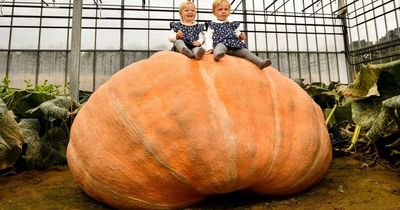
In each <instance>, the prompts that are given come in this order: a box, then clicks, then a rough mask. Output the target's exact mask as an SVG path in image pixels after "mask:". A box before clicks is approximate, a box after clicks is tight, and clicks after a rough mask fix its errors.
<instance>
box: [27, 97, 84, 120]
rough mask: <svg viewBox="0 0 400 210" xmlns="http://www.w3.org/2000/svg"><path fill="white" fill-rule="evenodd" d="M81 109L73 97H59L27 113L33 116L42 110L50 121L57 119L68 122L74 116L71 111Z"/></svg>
mask: <svg viewBox="0 0 400 210" xmlns="http://www.w3.org/2000/svg"><path fill="white" fill-rule="evenodd" d="M76 106H78V107H76ZM79 107H80V105H79V103H77V102H76V101H74V100H73V99H72V98H71V97H69V96H58V97H57V98H55V99H52V100H49V101H45V102H43V103H41V104H40V105H39V106H38V107H36V108H33V109H29V110H27V111H26V112H27V113H30V114H33V113H34V112H36V111H38V110H40V111H41V112H42V113H43V114H44V116H45V117H46V118H48V119H49V120H50V121H53V120H56V119H62V120H67V119H68V118H69V117H70V116H71V115H72V114H73V113H72V112H70V110H71V109H74V108H79ZM74 113H75V112H74Z"/></svg>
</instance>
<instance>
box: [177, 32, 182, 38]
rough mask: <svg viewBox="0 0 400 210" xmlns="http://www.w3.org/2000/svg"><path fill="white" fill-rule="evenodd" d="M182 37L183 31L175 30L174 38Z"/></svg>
mask: <svg viewBox="0 0 400 210" xmlns="http://www.w3.org/2000/svg"><path fill="white" fill-rule="evenodd" d="M182 38H183V32H182V31H178V32H176V39H182Z"/></svg>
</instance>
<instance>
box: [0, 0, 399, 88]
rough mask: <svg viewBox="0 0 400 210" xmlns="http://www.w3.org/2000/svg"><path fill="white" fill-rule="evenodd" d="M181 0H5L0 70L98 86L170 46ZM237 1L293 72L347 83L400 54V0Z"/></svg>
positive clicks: (257, 34) (252, 43)
mask: <svg viewBox="0 0 400 210" xmlns="http://www.w3.org/2000/svg"><path fill="white" fill-rule="evenodd" d="M181 2H182V0H164V1H150V0H147V1H146V0H142V1H139V0H75V1H72V0H52V1H50V0H41V1H40V0H0V4H1V6H0V76H1V78H8V79H9V80H10V81H11V86H13V87H21V88H23V87H24V86H25V85H26V84H27V83H29V84H42V83H43V82H44V81H48V82H49V83H52V84H60V85H64V84H68V83H70V85H73V83H74V82H76V83H77V84H79V86H78V87H75V88H79V90H84V91H94V90H95V89H96V88H97V87H99V86H100V85H101V84H102V83H104V82H105V81H106V80H107V79H108V78H109V77H110V76H111V75H113V74H114V73H116V72H117V71H118V70H120V69H122V68H123V67H125V66H127V65H129V64H131V63H133V62H135V61H138V60H142V59H146V58H148V57H149V56H151V55H152V54H153V53H155V52H157V51H161V50H170V49H171V47H172V44H171V43H170V42H169V41H168V39H167V37H168V35H169V33H170V28H169V22H171V21H177V20H179V4H180V3H181ZM194 2H195V3H196V5H197V8H198V13H197V20H198V22H201V23H204V22H206V21H209V20H212V18H213V16H212V12H211V4H212V0H203V1H199V0H196V1H194ZM231 3H232V8H231V10H232V15H231V17H230V19H231V20H235V21H239V22H240V23H241V25H240V27H241V28H240V29H241V30H242V31H244V32H245V33H246V34H247V39H246V43H247V45H248V48H249V49H250V50H252V51H253V52H255V53H256V54H257V55H258V56H259V57H262V58H270V59H271V60H272V62H273V65H272V66H273V67H274V68H276V69H278V70H279V71H280V72H282V73H283V74H284V75H286V76H288V77H289V78H292V79H304V82H305V83H313V82H323V83H330V82H339V83H344V84H348V83H350V82H351V81H352V80H353V79H354V73H355V72H356V71H357V69H358V68H359V67H360V65H361V64H371V63H372V64H379V63H385V62H390V61H392V60H396V59H399V58H400V51H399V46H400V39H399V37H400V34H399V33H400V30H399V21H400V15H399V12H400V11H399V8H400V1H399V0H302V1H295V0H263V1H256V0H248V1H244V0H232V1H231ZM74 41H78V42H79V41H80V43H81V44H80V45H79V43H78V44H75V46H74ZM74 47H75V48H74ZM74 49H75V50H74ZM71 72H77V73H75V74H76V75H77V77H78V78H76V79H77V80H76V81H73V80H74V75H71V74H72V73H71ZM72 88H74V87H72Z"/></svg>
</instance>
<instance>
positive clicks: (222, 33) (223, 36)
mask: <svg viewBox="0 0 400 210" xmlns="http://www.w3.org/2000/svg"><path fill="white" fill-rule="evenodd" d="M239 25H240V23H239V22H237V21H235V22H224V23H216V22H209V23H208V27H210V28H211V29H213V30H214V33H213V36H212V39H213V47H214V48H215V46H217V44H219V43H223V44H224V45H225V46H226V47H231V48H238V49H239V48H247V46H246V44H245V43H243V42H242V41H241V40H240V39H239V38H238V37H237V35H236V34H235V30H236V29H237V28H239Z"/></svg>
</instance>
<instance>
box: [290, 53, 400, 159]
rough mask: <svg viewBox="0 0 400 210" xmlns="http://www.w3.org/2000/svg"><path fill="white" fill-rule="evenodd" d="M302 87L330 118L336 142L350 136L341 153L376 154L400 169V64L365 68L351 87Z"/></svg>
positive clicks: (339, 85) (317, 85) (393, 63)
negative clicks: (362, 152)
mask: <svg viewBox="0 0 400 210" xmlns="http://www.w3.org/2000/svg"><path fill="white" fill-rule="evenodd" d="M297 82H298V81H297ZM300 85H301V86H302V87H303V88H304V89H305V90H306V91H307V92H308V93H309V95H310V96H311V97H312V98H313V99H314V100H315V101H316V102H317V103H318V104H319V105H320V106H321V108H322V109H323V111H324V113H325V116H326V117H327V116H329V121H328V122H327V125H328V128H329V129H331V130H332V129H335V130H336V133H335V134H334V135H336V136H331V139H332V142H334V141H335V139H338V138H337V136H338V135H339V136H346V137H345V138H346V139H347V140H346V144H345V145H343V144H342V145H341V147H340V148H339V149H344V150H346V149H347V152H351V151H349V150H353V149H356V151H359V152H360V151H366V152H368V153H371V150H372V151H375V153H373V154H375V155H379V158H380V159H387V160H389V162H391V163H393V164H394V165H396V164H397V165H398V166H400V161H399V159H400V156H399V155H400V153H398V152H397V151H399V149H400V145H399V144H397V143H395V141H397V140H398V139H399V134H400V60H397V61H393V62H389V63H385V64H379V65H371V64H369V65H365V66H362V67H361V69H359V71H358V73H357V78H356V79H355V81H354V82H353V83H352V84H349V85H342V84H330V85H329V86H327V85H324V84H319V83H315V84H311V85H304V84H300ZM333 107H335V109H333ZM333 110H334V113H332V112H333ZM339 113H341V114H340V115H339ZM356 128H357V129H356ZM333 133H334V132H332V133H331V134H332V135H333ZM339 139H343V138H342V137H340V138H339ZM350 139H351V141H350ZM333 144H334V143H333ZM371 145H373V146H374V147H372V148H371ZM334 147H335V145H334ZM337 149H338V148H337Z"/></svg>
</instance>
